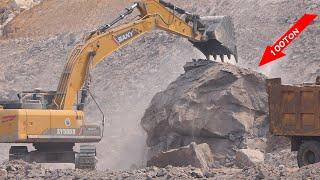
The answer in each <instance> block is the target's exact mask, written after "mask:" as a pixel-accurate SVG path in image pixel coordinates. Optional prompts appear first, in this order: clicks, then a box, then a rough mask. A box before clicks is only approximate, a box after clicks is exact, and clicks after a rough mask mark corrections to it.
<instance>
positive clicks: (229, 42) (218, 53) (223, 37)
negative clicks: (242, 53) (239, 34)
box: [192, 16, 238, 62]
mask: <svg viewBox="0 0 320 180" xmlns="http://www.w3.org/2000/svg"><path fill="white" fill-rule="evenodd" d="M198 28H199V30H201V31H202V32H203V34H204V36H205V37H206V39H205V40H204V41H200V42H192V43H193V45H194V46H195V47H196V48H197V49H199V50H200V51H201V52H202V53H203V54H204V55H205V56H206V57H207V59H209V58H210V56H213V58H214V59H216V58H217V57H220V59H221V61H222V62H224V58H225V56H226V57H228V59H231V55H233V56H234V58H235V60H236V62H238V56H237V47H236V38H235V31H234V25H233V23H232V20H231V17H229V16H206V17H200V19H199V22H198Z"/></svg>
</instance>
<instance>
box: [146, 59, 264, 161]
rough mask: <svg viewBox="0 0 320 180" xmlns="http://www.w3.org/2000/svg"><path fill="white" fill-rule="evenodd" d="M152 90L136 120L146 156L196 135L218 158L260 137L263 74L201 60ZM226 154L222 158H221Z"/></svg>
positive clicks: (187, 141)
mask: <svg viewBox="0 0 320 180" xmlns="http://www.w3.org/2000/svg"><path fill="white" fill-rule="evenodd" d="M198 62H199V63H198V64H199V65H197V62H196V63H195V62H193V63H192V66H194V67H192V66H191V67H190V66H186V67H185V69H186V72H185V73H184V74H182V75H181V76H180V77H178V79H177V80H176V81H174V82H172V83H171V84H170V85H169V87H168V88H167V89H166V90H164V91H162V92H159V93H158V94H156V95H155V96H154V97H153V99H152V101H151V104H150V106H149V108H148V109H147V110H146V112H145V114H144V116H143V118H142V120H141V125H142V127H143V128H144V130H145V131H146V132H147V145H148V146H149V147H150V148H149V149H150V151H149V158H152V157H153V156H156V155H157V154H158V153H160V152H161V151H165V150H168V149H173V148H179V147H182V146H185V145H188V144H190V142H192V141H195V142H197V143H198V144H199V143H208V144H209V145H210V147H211V149H212V151H213V154H214V155H215V156H214V157H215V160H218V161H219V163H221V162H222V163H223V164H225V163H229V161H232V160H234V159H235V152H236V150H237V149H239V148H246V140H247V139H257V138H264V137H265V136H266V133H267V129H268V123H267V121H266V116H267V112H268V105H267V93H266V88H265V76H263V75H261V74H259V73H256V72H253V71H250V70H247V69H243V68H239V67H237V66H234V65H230V64H223V63H216V62H212V61H205V60H200V61H198ZM226 159H229V160H227V162H226Z"/></svg>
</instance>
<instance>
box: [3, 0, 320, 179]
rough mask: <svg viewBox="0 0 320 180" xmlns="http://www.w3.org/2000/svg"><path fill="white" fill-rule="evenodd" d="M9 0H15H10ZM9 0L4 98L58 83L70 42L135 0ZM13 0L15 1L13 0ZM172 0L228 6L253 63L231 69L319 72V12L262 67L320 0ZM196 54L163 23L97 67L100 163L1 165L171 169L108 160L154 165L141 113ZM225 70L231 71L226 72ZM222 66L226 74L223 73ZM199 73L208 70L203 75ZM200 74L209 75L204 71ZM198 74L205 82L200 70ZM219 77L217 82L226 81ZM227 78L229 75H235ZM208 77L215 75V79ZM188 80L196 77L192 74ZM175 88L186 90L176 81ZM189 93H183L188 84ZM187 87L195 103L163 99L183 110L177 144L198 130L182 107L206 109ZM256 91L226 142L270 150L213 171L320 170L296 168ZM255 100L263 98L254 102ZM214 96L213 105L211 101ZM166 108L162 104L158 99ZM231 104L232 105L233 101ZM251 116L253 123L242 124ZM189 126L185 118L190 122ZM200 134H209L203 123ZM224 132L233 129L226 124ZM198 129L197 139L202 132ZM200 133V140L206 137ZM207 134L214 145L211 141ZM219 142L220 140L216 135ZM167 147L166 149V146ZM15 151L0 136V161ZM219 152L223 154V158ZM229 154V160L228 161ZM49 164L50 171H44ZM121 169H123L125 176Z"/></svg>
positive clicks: (245, 60)
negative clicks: (270, 49) (21, 0)
mask: <svg viewBox="0 0 320 180" xmlns="http://www.w3.org/2000/svg"><path fill="white" fill-rule="evenodd" d="M5 1H6V2H7V0H5ZM2 2H4V1H1V2H0V22H2V23H0V24H2V28H3V29H4V36H2V37H1V38H0V64H1V65H0V95H1V99H8V98H14V97H15V94H16V92H18V91H21V90H30V89H34V88H38V87H42V88H43V89H45V90H54V89H55V88H56V85H57V83H58V79H59V77H60V72H61V71H62V68H63V65H64V62H65V59H66V57H67V55H68V52H70V50H71V49H72V48H73V47H74V45H75V44H76V43H77V42H79V41H81V38H82V37H83V36H84V34H86V33H87V32H88V31H91V30H93V29H94V28H96V27H98V26H99V25H101V24H103V23H106V22H109V21H110V20H111V19H113V18H114V17H116V16H117V14H118V13H119V12H120V11H121V9H123V8H124V7H126V6H128V5H129V4H130V2H132V1H130V0H121V1H119V0H117V1H115V0H93V1H87V0H78V1H67V0H65V1H61V0H45V1H44V2H42V3H40V4H39V5H37V6H35V7H33V8H31V9H30V10H24V11H20V10H19V8H18V9H17V6H16V5H15V4H17V3H18V1H17V2H16V3H15V4H9V5H8V4H5V5H3V6H2ZM8 2H9V1H8ZM10 2H11V3H12V1H10ZM172 2H173V3H176V4H177V5H179V6H182V7H186V8H187V9H188V10H189V11H192V12H194V11H195V12H198V13H200V14H201V15H230V16H232V17H233V19H234V22H235V27H236V33H237V39H238V43H237V44H238V51H239V64H238V66H241V67H245V68H249V69H250V70H237V68H235V67H229V68H231V69H233V70H232V71H235V72H234V74H235V76H239V73H240V77H241V72H243V71H250V73H253V74H255V76H254V77H259V78H258V79H261V80H262V81H263V79H264V78H266V77H265V76H263V75H258V74H256V73H254V72H252V71H258V72H262V73H264V74H265V75H267V76H268V77H282V78H283V79H284V82H285V83H301V82H305V81H309V82H311V81H312V82H313V81H314V79H315V77H316V76H317V75H320V71H319V65H320V60H319V52H320V49H319V48H320V46H319V43H320V41H319V38H318V36H319V34H320V28H319V23H320V21H319V18H318V19H317V21H316V22H315V23H313V24H312V25H311V26H310V27H309V28H308V29H307V30H306V31H305V32H304V33H303V34H302V35H301V37H299V39H297V40H296V41H294V43H293V44H292V46H290V47H289V48H288V49H287V50H286V52H285V53H286V54H287V56H286V58H283V59H281V60H280V61H278V62H275V63H272V64H270V65H268V66H266V67H264V68H258V67H257V65H258V62H259V60H260V58H261V56H262V54H263V51H264V48H265V47H266V46H267V45H270V44H272V43H274V41H275V40H276V39H277V38H278V37H280V36H281V35H282V34H283V33H284V32H285V31H287V30H288V28H289V27H290V25H292V24H293V23H294V22H295V21H296V20H297V19H298V18H299V17H301V16H302V15H303V14H304V13H305V12H310V13H319V12H320V3H319V1H318V0H267V1H266V0H257V1H251V0H247V1H243V0H222V1H221V0H201V1H193V0H173V1H172ZM2 7H5V8H2ZM111 7H112V8H111ZM2 9H5V10H2ZM8 9H9V10H8ZM16 9H17V10H16ZM11 12H17V13H16V15H15V18H13V16H12V18H11V20H10V21H8V18H9V14H12V13H11ZM0 29H1V28H0ZM192 58H196V59H198V58H202V55H201V54H200V53H199V52H198V51H197V50H194V48H193V47H192V46H191V44H189V43H188V42H187V41H186V40H184V39H181V38H178V37H175V36H171V35H169V34H167V33H164V32H161V31H156V32H153V33H150V34H148V35H146V36H145V37H143V38H141V39H139V40H138V41H137V42H135V43H133V44H132V45H130V46H128V47H126V48H124V49H122V50H120V51H118V52H116V53H115V54H113V55H112V56H111V57H109V58H108V59H107V60H106V61H104V62H103V63H101V65H99V66H98V67H97V68H96V69H95V70H94V72H93V87H92V88H93V92H94V94H95V96H96V97H97V99H98V102H99V103H100V104H101V107H102V109H103V110H104V112H105V113H106V115H107V117H108V122H109V123H110V125H109V126H107V127H106V131H105V137H104V139H103V141H102V142H101V143H100V144H98V152H102V153H99V154H98V156H99V157H98V158H99V159H100V161H99V165H98V166H99V169H100V170H101V171H98V172H96V171H93V172H86V171H79V170H46V169H45V168H38V165H35V164H32V165H28V164H24V163H22V162H17V163H13V164H11V165H10V163H9V164H8V163H5V164H4V167H3V169H7V170H8V171H7V173H8V176H9V177H15V176H19V175H18V174H21V177H22V179H23V178H27V176H28V174H30V173H29V172H28V171H29V170H28V169H34V170H31V171H35V172H36V170H37V169H40V170H41V173H40V174H42V176H41V178H44V179H45V178H46V177H48V178H49V177H52V178H60V179H66V178H67V179H68V178H69V179H72V178H74V179H76V177H80V176H81V177H82V176H83V177H96V178H103V177H105V178H106V179H108V178H107V177H109V178H110V179H112V178H114V179H116V178H117V177H118V176H123V177H124V176H127V177H130V178H131V179H135V178H137V179H145V178H147V176H150V177H153V176H156V175H155V173H156V174H158V171H164V170H163V169H161V168H159V169H157V170H154V169H152V168H147V169H141V170H140V169H139V170H132V171H119V172H118V171H111V170H105V168H110V169H130V167H141V166H144V165H146V162H147V159H148V158H147V157H146V156H145V155H146V154H147V152H150V149H148V148H147V146H146V140H147V139H148V141H147V143H148V145H149V146H150V142H151V141H150V139H152V138H150V137H148V135H150V134H152V133H150V129H151V128H146V127H144V128H145V129H146V130H147V133H145V132H144V130H143V129H142V128H141V126H140V120H141V118H142V117H143V116H144V113H145V110H146V109H147V108H148V107H149V103H150V102H151V100H152V99H153V97H154V95H155V94H156V93H158V92H160V91H167V87H168V85H169V84H170V83H171V82H173V81H175V80H177V78H178V77H179V76H180V75H181V74H183V73H184V71H183V66H184V65H185V63H186V61H191V59H192ZM202 68H203V67H202ZM226 74H228V73H227V72H226ZM297 74H298V75H299V76H297ZM185 76H186V75H182V76H181V77H180V79H183V78H185V79H187V80H188V78H189V79H192V78H191V77H185ZM221 76H222V77H223V74H222V75H221ZM216 77H219V76H216ZM228 77H231V79H229V80H230V81H231V82H232V80H233V78H232V76H228ZM199 78H200V79H201V77H199ZM202 78H203V79H204V80H207V79H205V77H202ZM206 78H208V77H206ZM249 78H250V77H249ZM178 81H179V78H178ZM194 81H195V82H197V81H196V80H194ZM262 81H260V80H259V82H257V83H256V85H258V87H254V86H253V85H255V83H254V82H256V81H253V82H252V81H249V82H246V79H245V78H242V79H241V78H240V81H236V83H231V86H230V87H232V88H233V89H237V88H238V87H240V89H241V88H242V90H244V91H247V90H248V91H249V92H253V90H257V91H260V90H261V87H262V86H263V82H262ZM182 82H186V83H188V82H187V81H181V82H180V83H182ZM213 82H215V81H213ZM217 82H218V83H219V81H217ZM201 83H202V82H201ZM228 83H230V82H229V81H228ZM242 83H243V84H242ZM245 83H248V84H251V85H252V86H251V87H250V88H252V89H253V90H252V89H243V87H244V86H243V85H244V84H245ZM208 84H209V85H210V81H209V82H208ZM173 85H174V84H173ZM173 85H170V86H169V89H170V88H171V89H172V91H171V92H181V91H182V90H181V89H179V88H177V87H174V86H173ZM189 85H190V86H191V87H192V85H191V84H189ZM189 85H188V84H183V85H182V87H188V86H189ZM220 85H221V86H222V87H225V86H226V85H228V84H223V83H221V84H220ZM195 87H196V86H195ZM174 88H177V89H178V90H176V91H175V90H174ZM201 88H202V89H201ZM201 88H199V89H200V90H206V86H202V87H201ZM255 88H256V89H255ZM209 90H210V89H209ZM216 90H217V89H216ZM167 92H168V91H167ZM169 92H170V91H169ZM230 92H231V93H232V92H233V91H232V89H231V90H230V89H228V91H221V93H226V94H227V93H230ZM178 94H179V93H178ZM181 94H182V95H183V93H180V95H181ZM189 94H190V97H186V98H185V100H188V101H190V102H192V104H189V105H188V104H187V103H186V102H185V101H183V100H184V99H183V98H182V97H181V96H177V97H178V98H177V99H178V100H179V101H180V102H179V103H178V104H176V103H175V102H173V100H170V99H165V101H164V102H170V103H171V104H170V103H169V104H170V107H175V109H174V110H175V112H174V113H176V116H172V119H169V120H170V122H171V123H172V126H171V127H174V129H173V130H172V129H169V131H168V132H170V133H171V135H172V134H174V133H177V134H178V136H177V137H179V138H180V141H179V142H180V143H179V146H175V147H173V146H171V147H170V148H178V147H181V146H184V145H188V144H189V143H190V142H191V141H192V140H193V139H194V138H192V134H193V128H190V127H192V124H190V123H189V124H188V123H187V125H186V126H183V127H181V124H179V123H180V122H179V119H177V117H179V116H181V117H182V120H187V121H185V122H188V118H184V115H188V114H191V115H192V117H199V118H200V116H199V115H197V114H196V112H197V111H195V109H196V107H197V106H196V105H195V104H196V103H197V101H194V99H195V98H194V97H193V96H194V95H197V92H196V93H192V91H190V92H189ZM213 94H214V95H215V96H216V95H219V96H218V97H219V98H220V101H222V102H228V101H224V99H223V98H222V97H223V94H219V91H218V90H217V91H216V92H215V93H213ZM244 94H245V93H244ZM258 95H259V97H260V96H261V99H259V100H252V97H250V96H240V97H241V99H240V100H239V99H236V103H235V104H236V107H239V106H241V107H242V109H241V111H239V112H242V113H243V114H241V115H239V114H238V115H235V116H238V118H234V119H232V121H235V122H240V123H239V125H240V126H239V127H240V128H238V129H237V128H236V127H232V128H235V129H236V131H233V130H230V129H229V130H228V132H231V133H230V134H232V136H230V137H228V138H226V139H223V140H221V141H222V144H225V143H226V142H227V145H231V146H234V144H237V145H236V147H237V149H239V148H245V147H251V148H252V149H258V150H259V151H262V152H264V163H263V164H262V165H259V166H258V165H257V166H255V167H250V168H244V169H239V168H238V167H237V166H236V165H234V164H233V163H231V164H229V165H230V167H216V169H210V170H209V171H210V172H211V171H212V172H213V173H211V175H212V174H213V175H214V176H213V177H212V178H217V179H221V178H242V179H246V178H249V179H255V178H261V177H264V178H268V177H270V178H275V179H280V178H281V177H282V176H281V175H284V176H283V178H284V179H286V178H287V179H290V178H295V179H305V178H308V177H311V178H314V179H316V178H317V172H319V171H316V170H317V168H318V165H314V166H310V167H305V168H302V169H300V170H297V167H296V163H295V154H294V153H291V152H290V150H289V146H288V141H287V140H283V139H282V140H281V141H280V142H281V143H279V142H278V141H275V140H274V139H275V138H274V137H272V136H270V135H269V134H268V133H267V131H266V130H267V123H266V122H267V120H266V119H265V117H264V116H265V114H266V113H267V110H266V101H265V98H266V97H265V92H259V94H258ZM156 97H158V96H156ZM164 97H165V96H164ZM237 97H239V96H237ZM203 98H205V97H203ZM215 100H217V99H214V98H212V101H213V102H214V101H215ZM218 100H219V99H218ZM199 102H204V103H205V105H206V106H202V107H201V108H203V109H205V108H218V107H219V104H210V103H211V102H208V101H203V99H200V100H199ZM248 102H250V103H252V102H258V103H253V104H251V106H248ZM261 102H262V103H261ZM250 103H249V104H250ZM154 104H157V103H155V102H154V101H153V102H151V104H150V105H151V107H152V105H154ZM261 104H263V105H261ZM209 105H212V107H210V106H209ZM213 105H215V106H213ZM243 105H244V106H243ZM186 107H191V109H192V110H193V112H188V111H185V110H186ZM159 108H162V107H161V106H160V107H159ZM229 108H230V109H229V110H232V108H233V107H229ZM203 109H202V110H203ZM147 112H148V111H147ZM228 112H229V113H230V111H228ZM239 112H238V113H239ZM217 114H219V113H217ZM87 115H88V119H90V120H91V121H95V122H99V120H100V116H99V112H98V111H97V109H96V107H95V106H94V103H92V102H90V103H89V105H88V107H87ZM208 116H215V114H213V115H212V114H210V113H206V118H208ZM217 116H218V115H217ZM217 116H216V117H217ZM230 116H233V114H229V116H228V117H230ZM240 116H241V117H248V118H249V119H250V121H248V122H246V121H245V120H243V119H242V118H241V117H240ZM167 117H169V116H167ZM259 117H260V118H259ZM201 118H202V117H201ZM229 120H231V119H229ZM189 122H191V121H189ZM254 122H257V123H254ZM228 123H230V122H228ZM151 124H152V123H151ZM154 124H155V125H156V127H158V128H161V126H158V125H159V124H157V123H154ZM206 125H208V124H207V122H201V123H199V124H198V126H197V128H196V129H197V131H198V133H199V132H204V131H205V132H207V131H209V132H210V133H209V136H210V137H211V135H212V134H214V135H217V134H218V136H221V134H219V133H221V132H224V131H219V129H218V130H217V129H214V128H213V127H214V126H213V125H212V126H209V128H208V129H206V128H204V127H206ZM246 126H249V127H251V128H244V127H246ZM184 127H186V128H185V129H184ZM258 127H261V128H258ZM203 128H204V130H203ZM223 128H226V127H223ZM181 131H186V132H184V133H185V134H186V135H185V136H182V134H184V133H181ZM212 132H213V133H212ZM217 132H219V133H217ZM234 132H238V133H239V132H240V134H241V135H244V136H245V139H246V141H242V140H241V141H240V142H237V141H235V142H232V143H229V140H230V139H234V137H233V135H234V134H238V133H234ZM190 134H191V135H190ZM199 134H202V136H203V133H199ZM222 136H224V137H225V136H226V134H223V135H222ZM159 137H161V136H155V138H154V139H159V141H158V142H154V141H153V145H156V144H161V143H159V142H162V143H163V142H173V141H170V137H169V135H168V136H164V138H159ZM172 137H173V138H172V140H177V138H175V137H176V136H172ZM190 137H191V138H190ZM200 137H201V136H200ZM200 137H199V138H198V139H197V140H199V139H201V138H202V137H201V138H200ZM236 137H237V136H236ZM188 138H189V139H188ZM211 138H212V137H211ZM277 140H278V139H277ZM197 142H198V143H202V142H204V141H201V140H200V141H197ZM208 144H209V145H210V143H208ZM212 144H213V145H214V143H212ZM212 144H211V146H212ZM162 145H163V144H162ZM238 145H239V146H238ZM240 145H241V146H240ZM150 147H152V145H151V146H150ZM212 147H213V146H212ZM221 147H229V146H221ZM161 150H163V147H162V149H161ZM222 150H223V148H222ZM212 151H213V155H215V153H216V154H219V151H218V150H216V149H214V148H212ZM7 152H8V147H7V146H5V145H1V150H0V160H1V161H5V160H6V157H7V156H8V155H7ZM235 153H236V152H234V150H231V151H228V153H227V154H228V156H229V157H228V159H230V160H234V159H235ZM220 154H221V153H220ZM216 156H217V155H216ZM224 156H227V155H226V154H222V158H221V159H225V158H224ZM230 160H229V161H230ZM218 162H220V161H219V160H218ZM230 162H232V161H230ZM222 164H225V162H223V163H222ZM15 165H16V166H17V168H15V170H10V168H9V169H8V168H7V166H15ZM19 169H21V170H19ZM166 171H167V172H168V173H167V174H166V175H165V176H161V177H158V178H159V179H161V178H162V179H165V178H166V177H167V176H168V174H170V176H172V177H173V178H174V179H176V178H178V179H179V178H180V179H187V178H194V177H195V176H194V175H195V174H197V173H193V175H192V171H198V170H192V168H191V167H190V168H189V167H187V168H176V167H170V166H169V167H168V169H166ZM202 171H203V172H202V174H203V176H206V174H207V175H208V174H210V173H206V172H205V170H202ZM47 172H48V176H46V173H47ZM43 173H44V175H43ZM149 173H150V174H149ZM175 173H176V175H175ZM31 174H37V173H31ZM160 174H161V172H160ZM211 175H208V176H211ZM30 176H35V177H34V179H39V177H40V176H37V175H30ZM156 177H157V176H156ZM84 179H85V178H84ZM118 179H121V178H120V177H119V178H118Z"/></svg>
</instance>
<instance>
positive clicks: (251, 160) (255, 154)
mask: <svg viewBox="0 0 320 180" xmlns="http://www.w3.org/2000/svg"><path fill="white" fill-rule="evenodd" d="M263 162H264V154H263V153H262V152H261V151H258V150H253V149H240V150H238V151H237V155H236V165H237V166H238V167H240V168H245V167H252V166H256V165H257V164H262V163H263Z"/></svg>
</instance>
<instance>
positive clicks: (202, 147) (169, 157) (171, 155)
mask: <svg viewBox="0 0 320 180" xmlns="http://www.w3.org/2000/svg"><path fill="white" fill-rule="evenodd" d="M212 163H213V155H212V152H211V150H210V147H209V145H208V144H205V143H204V144H199V145H197V144H196V143H191V144H190V145H189V146H185V147H181V148H179V149H172V150H170V151H167V152H162V153H160V154H158V156H155V157H153V158H152V159H150V160H149V161H148V163H147V165H148V166H157V167H166V166H167V165H172V166H178V167H185V166H189V165H191V166H193V167H197V168H209V167H211V165H212Z"/></svg>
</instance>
